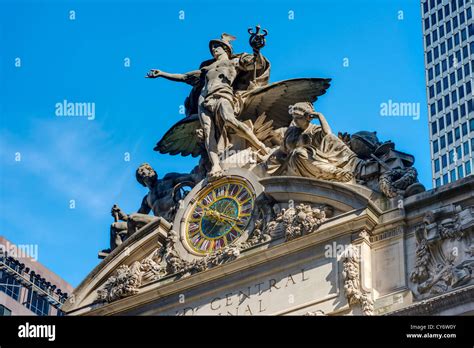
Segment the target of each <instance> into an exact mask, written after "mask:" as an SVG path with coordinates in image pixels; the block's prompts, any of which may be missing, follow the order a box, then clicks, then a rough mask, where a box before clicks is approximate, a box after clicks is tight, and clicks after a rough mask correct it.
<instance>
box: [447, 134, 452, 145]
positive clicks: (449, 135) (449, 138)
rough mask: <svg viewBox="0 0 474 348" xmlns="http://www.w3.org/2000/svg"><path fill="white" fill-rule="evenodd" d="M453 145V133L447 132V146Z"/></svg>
mask: <svg viewBox="0 0 474 348" xmlns="http://www.w3.org/2000/svg"><path fill="white" fill-rule="evenodd" d="M452 143H453V132H448V145H451V144H452Z"/></svg>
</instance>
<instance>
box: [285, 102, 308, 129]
mask: <svg viewBox="0 0 474 348" xmlns="http://www.w3.org/2000/svg"><path fill="white" fill-rule="evenodd" d="M288 109H289V113H290V115H291V116H292V117H293V121H294V123H295V124H296V126H297V127H299V128H307V127H308V125H309V124H310V123H311V120H312V119H313V118H314V116H313V114H314V108H313V104H311V103H309V102H300V103H296V104H294V105H290V106H289V107H288Z"/></svg>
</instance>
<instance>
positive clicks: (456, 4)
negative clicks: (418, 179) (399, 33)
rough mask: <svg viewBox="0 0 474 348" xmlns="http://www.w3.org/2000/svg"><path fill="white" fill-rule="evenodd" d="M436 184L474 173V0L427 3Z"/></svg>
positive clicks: (424, 9)
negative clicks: (473, 80)
mask: <svg viewBox="0 0 474 348" xmlns="http://www.w3.org/2000/svg"><path fill="white" fill-rule="evenodd" d="M421 12H422V18H423V23H422V25H423V38H424V48H425V68H426V89H427V97H428V119H429V131H430V143H431V159H432V161H431V170H432V174H433V185H434V187H439V186H441V185H444V184H447V183H450V182H453V181H455V180H457V179H460V178H462V177H464V176H466V175H470V174H471V173H472V171H473V168H472V166H473V164H474V163H473V157H474V156H473V154H474V105H473V95H474V94H473V90H472V88H473V82H472V79H473V76H474V73H473V70H474V64H473V60H474V24H473V18H472V12H473V0H422V1H421Z"/></svg>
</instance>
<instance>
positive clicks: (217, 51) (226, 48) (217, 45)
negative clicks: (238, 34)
mask: <svg viewBox="0 0 474 348" xmlns="http://www.w3.org/2000/svg"><path fill="white" fill-rule="evenodd" d="M235 39H236V38H235V36H232V35H229V34H226V33H223V34H222V35H221V38H220V39H214V40H211V41H209V50H210V51H211V54H212V56H213V57H214V58H216V59H217V58H218V57H219V56H220V55H222V54H227V56H228V57H229V58H230V57H232V54H233V48H232V45H231V43H230V42H231V41H233V40H235Z"/></svg>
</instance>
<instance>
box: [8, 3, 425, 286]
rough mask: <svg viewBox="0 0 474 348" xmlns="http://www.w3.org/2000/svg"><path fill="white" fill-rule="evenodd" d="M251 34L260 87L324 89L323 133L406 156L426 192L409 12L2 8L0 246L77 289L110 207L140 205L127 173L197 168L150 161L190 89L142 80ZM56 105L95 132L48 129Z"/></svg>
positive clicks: (272, 6)
mask: <svg viewBox="0 0 474 348" xmlns="http://www.w3.org/2000/svg"><path fill="white" fill-rule="evenodd" d="M180 10H183V11H184V15H185V19H184V20H180V19H179V11H180ZM70 11H75V20H70ZM289 11H294V12H293V13H294V19H293V20H290V19H289ZM399 11H402V12H399ZM256 24H261V25H262V27H263V28H267V29H268V30H269V35H268V37H267V47H265V48H264V49H263V51H262V52H263V53H264V54H265V55H266V57H267V58H268V59H269V60H270V61H271V63H272V73H271V81H273V82H274V81H278V80H283V79H289V78H295V77H324V78H332V79H333V81H332V86H331V88H330V89H329V90H328V92H327V94H326V95H324V96H323V97H321V98H320V100H318V101H317V102H316V103H315V107H316V109H317V110H318V111H320V112H322V113H323V114H324V115H325V116H326V118H327V119H328V122H329V123H330V125H331V127H332V129H333V131H335V132H337V131H345V132H349V133H353V132H356V131H359V130H377V134H378V135H379V138H380V139H382V140H389V139H390V140H392V141H394V142H395V143H396V145H397V149H399V150H401V151H405V152H408V153H411V154H413V155H415V156H416V163H415V165H416V167H417V169H418V171H419V175H420V181H421V182H422V183H423V184H424V185H425V186H426V187H427V188H431V173H430V159H429V141H428V121H427V107H426V92H425V81H424V65H423V64H424V60H423V43H422V33H421V16H420V4H419V1H418V0H371V1H368V0H365V1H364V0H345V1H332V0H311V1H272V2H269V1H238V2H236V1H199V2H198V1H153V2H152V1H140V0H139V1H136V0H134V1H131V0H129V1H114V2H112V1H105V0H98V1H48V0H46V1H23V0H15V1H11V0H1V1H0V42H1V47H2V48H1V50H0V117H1V118H0V212H1V214H0V234H2V235H4V236H5V237H6V238H7V239H10V240H11V241H12V242H14V243H17V244H38V249H39V261H40V262H42V263H43V264H44V265H46V266H47V267H48V268H50V269H51V270H53V271H54V272H56V273H57V274H59V275H60V276H62V277H63V278H65V279H66V280H67V281H69V282H70V283H71V284H72V285H73V286H77V285H78V284H79V283H80V281H81V280H82V279H83V278H84V277H85V276H86V275H87V274H88V272H89V271H91V270H92V268H93V267H94V266H95V265H96V264H98V262H99V260H98V259H97V252H98V251H99V250H101V249H103V248H106V247H108V243H109V225H110V223H111V222H112V217H111V216H110V213H109V212H110V208H111V206H112V205H113V204H114V203H118V204H119V205H120V206H121V207H122V208H123V209H124V210H125V211H126V212H133V211H136V210H137V209H138V207H139V205H140V203H141V199H142V197H143V195H144V194H146V190H145V189H144V188H143V187H142V186H140V185H139V184H138V183H137V182H136V180H135V175H134V172H135V169H136V167H137V166H138V165H139V164H141V163H142V162H149V163H151V164H152V165H153V166H154V167H155V169H157V171H158V173H159V175H160V176H163V175H164V174H166V173H167V172H172V171H178V172H188V171H189V170H191V169H192V168H193V167H194V165H196V163H197V159H192V158H190V157H186V158H183V157H180V156H169V155H160V154H158V153H156V152H154V151H153V147H154V145H155V143H156V142H157V141H158V140H159V139H160V138H161V136H162V135H163V134H164V133H165V132H166V131H167V130H168V129H169V127H171V126H172V125H173V124H174V123H175V122H176V121H178V120H179V119H180V118H181V117H182V115H180V114H179V106H180V105H181V104H183V101H184V98H185V97H186V96H187V94H188V92H189V86H187V85H185V84H178V83H172V82H170V81H166V80H148V79H145V78H144V75H145V74H146V72H147V71H148V70H149V69H150V68H157V69H162V70H165V71H169V72H186V71H191V70H194V69H196V68H197V67H198V66H199V64H200V62H201V61H203V60H205V59H208V58H209V52H208V41H209V40H210V39H212V38H217V37H219V36H220V34H221V33H222V32H227V33H230V34H233V35H235V36H237V40H236V41H235V42H234V48H235V50H236V52H242V51H245V52H251V49H250V48H249V47H248V33H247V28H248V27H250V26H255V25H256ZM17 58H20V60H21V66H19V67H18V66H16V65H15V63H18V60H16V59H17ZM126 58H129V59H130V66H129V67H126V66H124V60H125V59H126ZM345 58H348V62H349V65H348V66H344V65H343V63H344V59H345ZM17 65H18V64H17ZM64 100H67V101H70V102H89V103H95V113H96V115H95V119H94V120H88V119H87V118H86V117H57V116H56V114H55V105H56V103H58V102H59V103H62V102H63V101H64ZM389 100H392V101H394V102H410V103H420V105H421V116H420V119H419V120H414V119H413V118H412V117H383V116H381V115H380V105H381V103H384V102H388V101H389ZM18 152H19V153H20V154H21V161H19V162H18V161H15V154H16V153H18ZM126 152H128V153H130V156H131V157H130V161H128V162H127V161H125V160H124V154H125V153H126ZM71 200H74V201H75V208H74V209H71V208H70V201H71Z"/></svg>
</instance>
